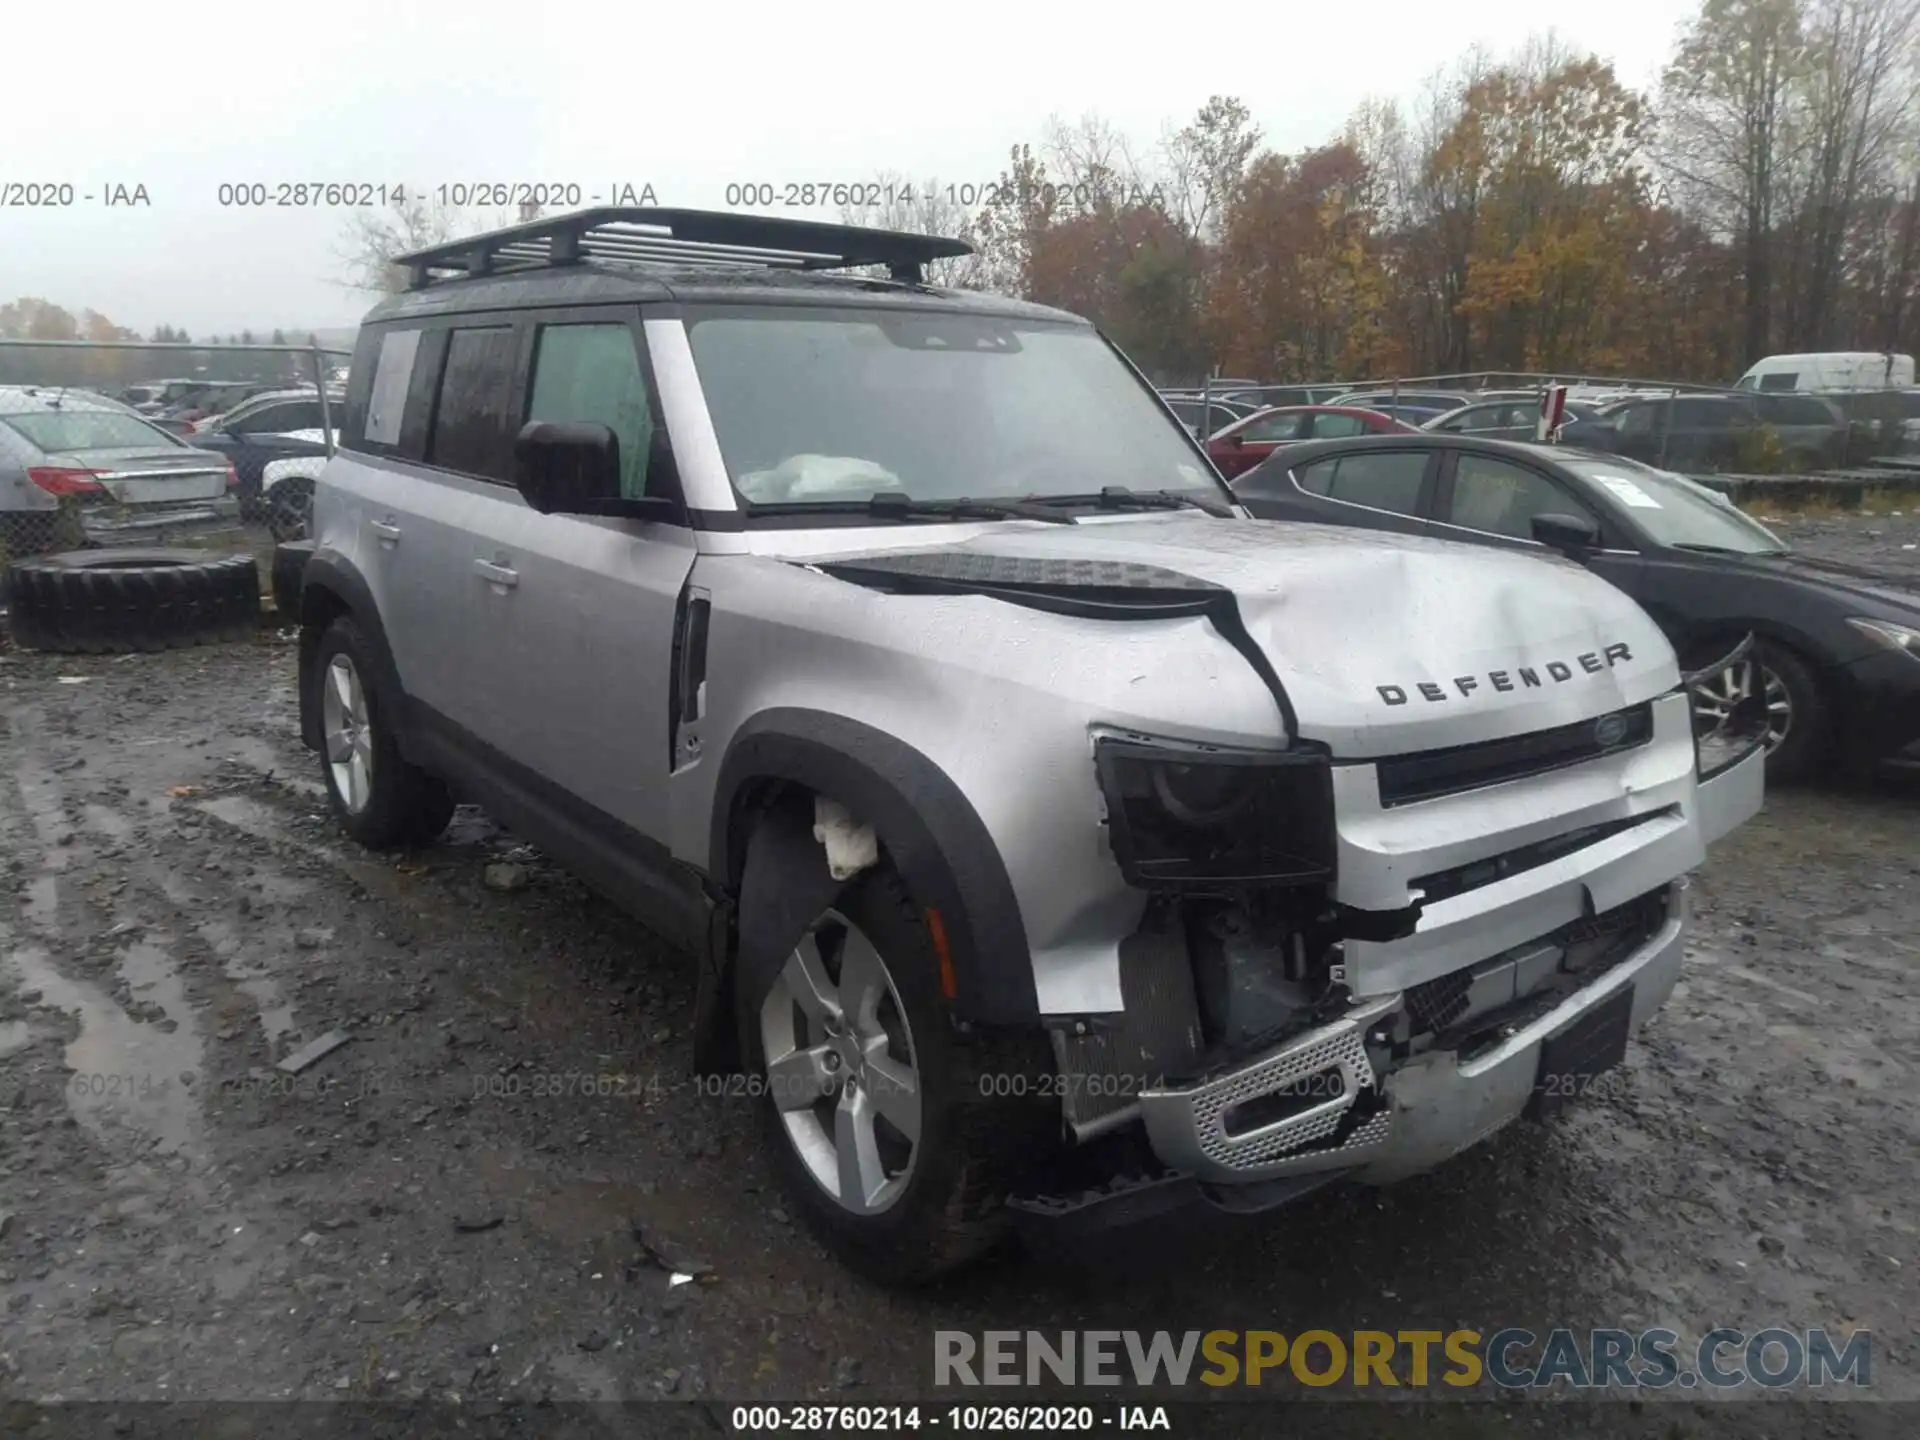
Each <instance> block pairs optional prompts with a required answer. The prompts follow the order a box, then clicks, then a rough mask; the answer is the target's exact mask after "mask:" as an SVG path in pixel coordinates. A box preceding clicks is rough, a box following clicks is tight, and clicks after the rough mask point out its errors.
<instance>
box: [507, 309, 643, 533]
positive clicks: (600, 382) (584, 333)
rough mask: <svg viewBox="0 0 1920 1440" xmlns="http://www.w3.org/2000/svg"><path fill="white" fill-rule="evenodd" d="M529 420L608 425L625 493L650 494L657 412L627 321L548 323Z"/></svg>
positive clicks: (541, 343)
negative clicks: (616, 446) (649, 460)
mask: <svg viewBox="0 0 1920 1440" xmlns="http://www.w3.org/2000/svg"><path fill="white" fill-rule="evenodd" d="M526 418H527V419H528V420H552V421H556V422H559V423H565V424H598V425H605V426H606V427H607V428H608V429H609V430H611V431H613V434H614V438H615V439H616V440H618V441H619V443H620V493H621V494H622V495H623V496H625V497H626V498H627V499H629V500H637V499H640V498H641V497H642V496H644V495H645V494H646V493H647V457H648V454H649V452H650V451H651V450H652V448H653V414H652V411H651V410H650V408H649V407H648V404H647V385H646V380H645V379H644V378H643V377H642V375H641V373H640V356H639V353H638V352H637V351H636V350H635V349H634V347H633V332H632V331H631V330H629V329H628V328H627V327H626V326H625V325H618V324H615V325H543V326H541V327H540V340H539V348H538V349H537V350H536V351H535V354H534V361H533V393H532V394H531V395H530V396H529V397H528V400H527V416H526Z"/></svg>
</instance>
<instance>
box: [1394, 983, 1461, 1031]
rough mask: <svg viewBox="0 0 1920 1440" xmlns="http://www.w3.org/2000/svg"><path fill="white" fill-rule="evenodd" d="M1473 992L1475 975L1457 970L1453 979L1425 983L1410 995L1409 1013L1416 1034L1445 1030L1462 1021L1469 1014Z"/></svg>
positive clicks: (1410, 992)
mask: <svg viewBox="0 0 1920 1440" xmlns="http://www.w3.org/2000/svg"><path fill="white" fill-rule="evenodd" d="M1472 988H1473V975H1472V972H1471V971H1467V970H1455V971H1454V972H1453V973H1452V974H1451V975H1440V976H1436V977H1435V978H1434V979H1432V980H1423V981H1421V982H1420V983H1419V984H1418V985H1415V986H1414V987H1413V988H1412V989H1411V990H1409V991H1407V1012H1408V1014H1409V1016H1410V1017H1411V1019H1412V1020H1413V1029H1414V1033H1415V1034H1419V1033H1421V1032H1422V1031H1427V1030H1444V1029H1445V1028H1446V1027H1447V1026H1449V1025H1451V1024H1452V1023H1453V1022H1454V1021H1455V1020H1458V1019H1459V1018H1460V1016H1461V1015H1462V1014H1464V1013H1465V1011H1466V1008H1467V992H1468V991H1469V990H1471V989H1472Z"/></svg>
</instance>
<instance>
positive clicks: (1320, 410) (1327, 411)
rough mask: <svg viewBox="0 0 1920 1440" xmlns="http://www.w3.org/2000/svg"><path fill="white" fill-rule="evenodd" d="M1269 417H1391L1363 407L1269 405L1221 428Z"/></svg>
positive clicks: (1230, 427)
mask: <svg viewBox="0 0 1920 1440" xmlns="http://www.w3.org/2000/svg"><path fill="white" fill-rule="evenodd" d="M1269 415H1366V416H1371V417H1372V418H1374V419H1376V420H1391V419H1393V416H1391V415H1389V414H1387V413H1386V411H1384V410H1372V409H1369V408H1368V407H1367V406H1365V405H1269V406H1268V407H1267V408H1266V409H1264V410H1256V411H1254V412H1253V414H1251V415H1243V416H1241V417H1240V418H1239V419H1238V420H1236V421H1234V422H1233V424H1231V425H1227V426H1223V427H1222V433H1225V431H1227V430H1238V429H1239V428H1240V427H1241V426H1242V425H1251V424H1252V423H1253V422H1254V421H1256V420H1264V419H1266V417H1267V416H1269Z"/></svg>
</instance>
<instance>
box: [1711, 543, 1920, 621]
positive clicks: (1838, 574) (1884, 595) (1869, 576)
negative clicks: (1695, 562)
mask: <svg viewBox="0 0 1920 1440" xmlns="http://www.w3.org/2000/svg"><path fill="white" fill-rule="evenodd" d="M1728 558H1729V559H1731V560H1732V561H1733V563H1734V564H1736V565H1738V566H1739V567H1740V568H1741V569H1744V570H1751V571H1754V572H1757V573H1759V574H1764V575H1779V576H1784V577H1786V578H1787V579H1790V580H1800V581H1804V582H1806V583H1808V584H1812V585H1819V586H1821V587H1823V588H1825V589H1828V590H1834V591H1838V592H1840V593H1842V594H1847V595H1858V596H1860V597H1862V598H1864V599H1868V600H1872V601H1874V602H1875V603H1877V604H1879V605H1891V606H1894V607H1895V608H1897V609H1904V610H1906V611H1907V612H1908V618H1909V619H1913V618H1920V580H1917V579H1916V578H1915V577H1914V575H1913V574H1912V573H1911V572H1908V573H1905V574H1902V573H1900V572H1899V571H1895V570H1890V569H1883V568H1876V567H1874V566H1870V565H1854V564H1850V563H1848V562H1846V561H1843V560H1823V559H1820V558H1818V557H1816V556H1813V555H1802V554H1800V553H1798V552H1797V551H1789V552H1788V553H1787V554H1785V555H1740V556H1731V557H1728Z"/></svg>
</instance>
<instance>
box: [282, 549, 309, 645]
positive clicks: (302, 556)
mask: <svg viewBox="0 0 1920 1440" xmlns="http://www.w3.org/2000/svg"><path fill="white" fill-rule="evenodd" d="M312 555H313V542H312V541H311V540H289V541H287V542H285V543H283V544H280V545H276V546H274V547H273V608H274V610H275V611H276V612H278V614H279V617H280V623H281V624H282V625H283V626H285V625H297V624H298V623H299V622H300V583H301V579H302V577H303V576H304V574H305V572H306V568H307V561H308V560H309V559H310V558H311V557H312Z"/></svg>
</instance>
